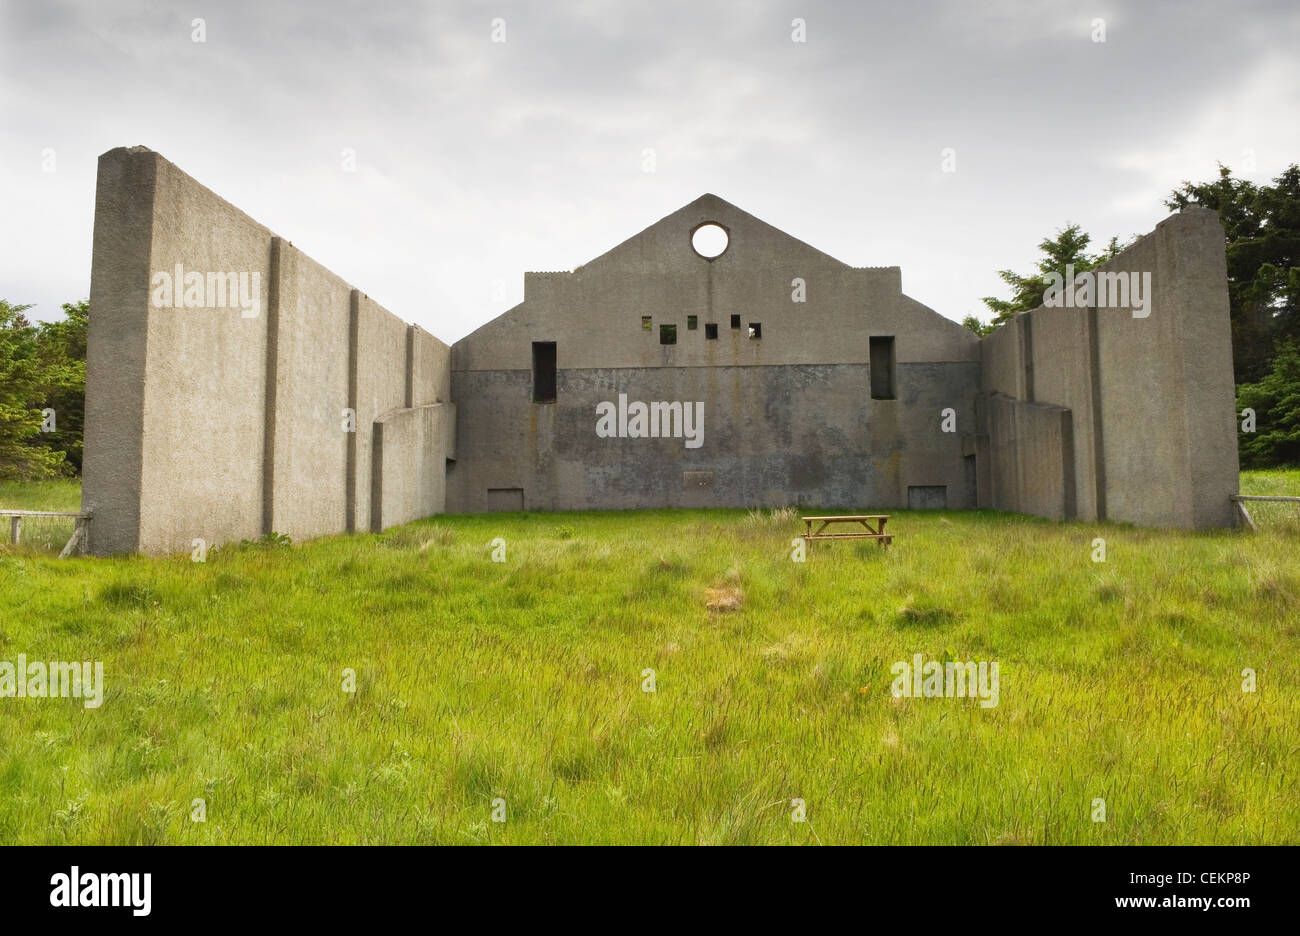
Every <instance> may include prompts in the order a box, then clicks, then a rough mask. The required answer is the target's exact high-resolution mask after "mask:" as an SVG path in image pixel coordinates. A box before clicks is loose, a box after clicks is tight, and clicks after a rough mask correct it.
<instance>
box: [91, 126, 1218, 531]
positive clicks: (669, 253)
mask: <svg viewBox="0 0 1300 936" xmlns="http://www.w3.org/2000/svg"><path fill="white" fill-rule="evenodd" d="M701 233H712V234H714V235H716V237H717V242H718V246H715V247H713V248H712V249H704V248H700V247H699V246H698V241H699V236H698V235H699V234H701ZM524 285H525V290H524V301H523V302H521V303H520V304H519V305H517V306H515V307H514V308H513V309H510V310H509V311H507V312H505V313H504V314H502V315H501V316H499V317H498V318H496V319H494V320H493V321H491V322H489V323H487V324H486V325H484V326H482V327H481V328H479V329H478V330H477V331H475V332H473V333H472V334H470V335H468V336H467V337H465V338H463V339H461V340H460V341H458V342H456V344H455V345H453V346H451V347H448V346H447V345H446V344H444V343H442V342H440V341H438V340H437V339H436V338H434V337H433V336H431V335H429V334H428V333H426V332H424V331H423V330H422V329H420V328H419V327H417V326H414V325H407V324H405V323H404V322H402V321H401V320H400V319H398V318H397V317H396V316H394V315H392V314H391V313H389V312H388V311H386V310H385V309H383V308H381V307H380V306H378V305H377V304H376V303H374V302H373V301H372V300H371V299H369V298H368V297H367V296H366V295H365V294H363V293H361V292H360V291H359V290H357V289H355V288H353V287H352V286H350V285H348V284H347V283H345V282H343V281H342V280H341V279H340V278H339V277H337V276H335V275H334V274H333V273H331V272H330V271H328V270H326V269H324V268H323V267H321V266H320V265H319V264H317V263H315V262H314V261H312V260H311V259H310V258H309V257H307V256H305V255H303V254H302V253H301V252H299V251H298V250H297V249H296V248H294V247H293V245H292V244H291V243H289V242H288V241H286V240H284V239H283V238H281V237H278V236H276V235H275V234H273V233H272V232H271V231H269V230H267V229H266V228H264V227H262V226H261V225H260V224H258V223H257V222H255V221H254V220H252V219H251V218H250V217H248V216H247V215H245V214H243V213H242V212H241V211H239V210H238V209H236V208H235V207H234V206H232V205H230V204H228V203H227V202H225V201H223V200H222V199H221V198H219V197H218V196H217V195H215V194H214V193H212V192H211V191H209V190H208V189H206V188H204V187H203V186H201V185H200V184H199V183H197V182H196V181H195V180H194V179H192V178H190V177H189V176H188V175H186V174H185V173H183V172H182V171H180V170H179V169H177V168H176V167H175V166H174V165H172V164H171V163H170V162H168V161H167V160H165V159H163V158H162V157H161V156H159V155H158V154H157V153H155V152H153V151H151V150H148V149H146V148H143V147H133V148H129V149H127V148H122V149H115V150H112V151H110V152H108V153H105V154H104V155H103V156H102V157H101V158H100V163H99V176H98V188H97V194H96V206H95V233H94V256H93V268H92V276H91V297H90V301H91V308H92V309H93V310H94V314H93V315H92V317H91V325H90V337H89V351H88V360H87V389H86V436H85V459H84V469H83V475H84V481H83V510H84V511H86V512H89V513H91V514H92V518H93V519H92V522H91V524H90V548H91V550H92V551H94V552H97V553H116V552H134V551H139V552H146V553H173V552H188V551H190V550H191V549H192V546H193V543H194V541H195V540H202V541H203V543H205V544H207V545H214V544H218V543H221V542H227V541H231V540H236V541H237V540H240V539H255V538H257V537H259V536H261V535H263V534H265V533H269V532H272V531H274V532H279V533H285V534H288V535H290V536H291V537H293V538H294V539H304V538H310V537H313V536H320V535H325V534H330V533H338V532H344V531H365V530H381V529H384V528H386V527H389V526H392V525H394V524H399V523H405V522H408V521H410V520H413V519H416V518H419V517H423V516H428V515H431V514H435V513H443V512H452V513H455V512H476V511H488V510H578V509H623V508H646V507H704V506H711V507H712V506H718V507H777V506H786V505H801V506H806V507H839V508H854V509H862V508H872V509H882V510H892V509H899V508H928V507H941V508H943V507H946V508H950V509H968V508H994V509H999V510H1010V511H1020V512H1024V513H1030V514H1036V515H1039V516H1043V517H1049V518H1054V519H1060V520H1069V519H1081V520H1111V521H1120V522H1129V523H1134V524H1139V525H1144V526H1162V527H1182V528H1188V529H1202V528H1210V527H1221V526H1230V525H1232V524H1233V522H1234V514H1233V510H1232V504H1231V501H1230V496H1231V495H1233V494H1235V493H1236V492H1237V468H1238V465H1237V448H1236V426H1235V414H1234V402H1235V401H1234V388H1233V375H1232V353H1231V344H1230V332H1229V319H1228V293H1227V273H1226V264H1225V256H1224V235H1223V230H1222V228H1221V227H1220V225H1219V222H1218V219H1217V217H1216V215H1215V214H1214V213H1213V212H1212V211H1209V210H1206V209H1199V208H1194V209H1188V210H1184V211H1183V212H1181V213H1179V214H1176V215H1173V216H1171V217H1170V218H1168V219H1166V220H1165V221H1163V222H1162V223H1161V224H1159V225H1158V226H1157V227H1156V229H1155V230H1154V231H1153V232H1152V233H1150V234H1148V235H1146V236H1145V237H1142V238H1140V239H1139V240H1138V241H1137V242H1136V243H1134V244H1133V245H1132V246H1130V247H1129V248H1128V249H1126V250H1125V251H1123V252H1122V253H1121V254H1119V255H1118V256H1116V257H1115V258H1113V259H1112V260H1111V261H1109V262H1108V263H1107V264H1106V265H1105V266H1103V267H1102V268H1101V269H1100V270H1099V271H1096V272H1095V273H1094V274H1092V279H1088V278H1087V277H1082V278H1081V279H1080V281H1079V284H1075V283H1070V284H1065V287H1066V288H1065V289H1064V290H1063V291H1062V295H1061V297H1060V298H1061V301H1056V302H1052V303H1050V304H1047V305H1045V306H1044V307H1043V308H1039V309H1036V310H1034V311H1032V312H1027V313H1024V314H1021V315H1018V316H1017V317H1016V318H1015V319H1014V320H1013V321H1012V322H1009V323H1007V324H1006V325H1004V326H1003V327H1001V328H1000V329H998V330H997V331H995V332H994V333H993V334H991V335H989V336H988V337H986V338H983V339H980V338H978V337H976V336H975V335H974V334H973V333H971V332H970V331H968V330H967V329H965V328H963V327H962V326H960V325H958V324H957V323H955V322H953V321H951V320H949V319H947V318H945V317H944V316H942V315H940V314H938V313H937V312H935V311H934V310H932V309H930V308H928V307H926V306H925V305H923V304H921V303H919V302H917V301H916V300H914V299H911V298H909V297H908V296H906V295H905V294H904V293H903V291H902V276H901V273H900V270H899V269H898V268H897V267H852V266H849V265H847V264H845V263H842V262H841V261H839V260H836V259H835V258H833V257H830V256H827V255H826V254H824V253H821V252H820V251H818V250H816V249H815V248H813V247H810V246H809V245H807V244H805V243H803V242H802V241H799V240H797V239H795V238H793V237H791V236H790V235H788V234H785V233H784V232H782V231H779V230H777V229H776V228H774V227H772V226H771V225H768V224H766V223H764V222H763V221H760V220H759V219H758V218H755V217H754V216H752V215H750V214H748V213H746V212H744V211H742V210H741V209H739V208H737V207H736V206H734V205H732V204H730V203H728V202H726V201H724V200H723V199H721V198H718V197H716V196H714V195H704V196H702V197H700V198H698V199H696V200H695V201H693V202H691V203H690V204H689V205H686V206H685V207H683V208H681V209H679V210H677V211H675V212H673V213H672V214H670V215H668V216H667V217H665V218H663V219H662V220H660V221H658V222H656V223H654V224H652V225H651V226H650V227H648V228H646V229H645V230H644V231H642V232H641V233H639V234H637V235H635V236H634V237H632V238H630V239H628V240H626V241H624V242H623V243H622V244H619V245H618V246H616V247H614V248H613V249H612V250H610V251H608V252H607V253H605V254H603V255H601V256H600V257H597V258H596V259H594V260H592V261H590V262H588V263H586V264H584V265H582V266H580V267H578V268H576V269H575V270H573V271H572V272H560V273H528V274H526V275H525V280H524Z"/></svg>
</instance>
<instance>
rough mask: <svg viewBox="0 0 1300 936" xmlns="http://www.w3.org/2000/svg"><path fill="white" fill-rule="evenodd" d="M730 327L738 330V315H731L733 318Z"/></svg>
mask: <svg viewBox="0 0 1300 936" xmlns="http://www.w3.org/2000/svg"><path fill="white" fill-rule="evenodd" d="M731 327H732V328H739V327H740V316H739V315H733V316H732V317H731Z"/></svg>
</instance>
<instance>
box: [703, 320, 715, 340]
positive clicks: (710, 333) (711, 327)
mask: <svg viewBox="0 0 1300 936" xmlns="http://www.w3.org/2000/svg"><path fill="white" fill-rule="evenodd" d="M704 337H705V338H712V339H716V338H717V337H718V323H717V322H705V323H704Z"/></svg>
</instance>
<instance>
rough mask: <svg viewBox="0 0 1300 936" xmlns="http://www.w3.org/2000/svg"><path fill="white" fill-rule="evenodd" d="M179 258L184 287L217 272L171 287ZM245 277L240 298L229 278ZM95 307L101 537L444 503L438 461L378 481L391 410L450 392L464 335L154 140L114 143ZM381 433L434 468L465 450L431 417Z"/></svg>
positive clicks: (311, 521) (109, 543)
mask: <svg viewBox="0 0 1300 936" xmlns="http://www.w3.org/2000/svg"><path fill="white" fill-rule="evenodd" d="M178 266H179V272H180V274H181V287H182V290H184V288H185V286H186V283H187V282H188V281H187V279H186V274H187V273H193V274H199V275H200V278H199V282H197V283H195V284H194V289H195V291H194V292H193V294H192V296H191V297H189V298H193V299H194V300H195V303H194V304H193V305H192V306H187V304H186V302H185V298H186V296H185V293H184V292H183V291H182V292H180V293H179V295H180V296H181V298H180V300H179V301H178V302H176V303H174V304H173V303H172V302H171V301H167V302H160V301H158V300H159V298H160V293H159V291H158V290H159V287H158V283H159V278H158V276H157V275H158V274H160V273H168V274H169V276H170V277H171V279H172V280H175V279H176V274H177V272H178ZM209 273H211V274H214V278H213V279H212V280H211V282H212V286H209V277H208V274H209ZM229 273H234V274H236V276H235V277H233V278H229V279H227V278H225V277H224V276H223V277H217V276H215V274H229ZM241 274H242V275H243V277H244V280H243V281H244V283H245V284H247V289H246V290H245V294H244V295H243V296H242V297H241V296H240V295H239V290H238V288H237V285H235V286H233V287H232V288H234V293H235V296H234V301H232V297H231V295H230V293H229V292H227V293H226V294H225V295H222V294H221V293H219V292H216V291H215V287H216V286H217V285H227V284H237V281H238V280H239V276H240V275H241ZM254 284H256V286H255V288H254ZM173 295H176V293H175V292H174V293H173ZM241 298H242V299H246V300H249V301H248V302H246V303H242V302H241V301H240V300H241ZM91 305H92V308H94V310H95V315H93V316H92V317H91V325H90V336H89V347H88V350H87V375H86V385H87V392H86V396H87V409H86V456H85V465H84V478H83V486H82V507H83V510H86V511H89V512H91V513H92V515H93V519H92V521H91V525H90V537H91V539H90V548H91V550H92V551H94V552H97V553H118V552H135V551H140V552H146V553H174V552H188V551H190V550H191V548H192V547H191V544H192V542H193V541H194V540H195V539H201V540H203V541H204V542H205V543H206V544H207V545H209V546H211V545H216V544H219V543H223V542H229V541H234V540H240V539H256V538H258V537H259V536H261V535H262V534H264V533H267V532H271V531H275V532H280V533H286V534H288V535H290V536H291V537H293V538H294V539H306V538H309V537H314V536H321V535H325V534H330V533H339V532H344V531H346V530H349V529H362V530H364V529H370V528H371V527H372V526H374V525H375V522H372V518H371V514H372V510H371V504H372V501H378V502H382V503H388V504H396V505H407V506H405V507H402V508H401V509H394V510H392V511H385V515H387V514H389V513H391V515H392V516H400V517H401V518H402V520H403V521H404V520H409V519H413V518H414V517H415V516H421V515H424V514H423V513H421V511H424V512H427V513H434V512H438V511H441V510H442V509H443V485H442V483H441V481H437V480H432V479H431V478H430V477H426V474H427V472H421V473H414V474H412V473H407V472H390V473H387V474H385V475H384V476H383V477H382V478H381V479H378V480H379V483H374V481H373V480H372V475H371V464H372V461H373V458H374V453H373V451H372V444H373V442H372V440H373V438H374V435H375V430H374V428H373V427H374V425H375V424H376V421H377V420H380V419H382V418H383V417H384V416H385V415H386V414H388V413H390V412H394V411H398V410H402V409H403V408H405V407H408V406H410V405H412V402H413V401H418V402H415V405H424V404H428V403H434V402H437V401H440V400H442V401H445V400H446V399H447V397H448V386H447V385H448V381H449V374H450V349H449V348H448V347H447V346H446V345H445V344H443V343H442V342H440V341H438V340H437V339H435V338H433V337H432V336H430V335H428V334H427V333H425V332H423V331H421V330H420V329H418V328H415V327H414V326H408V325H406V324H405V323H403V322H402V321H401V320H400V319H398V318H397V317H396V316H393V315H392V314H391V313H389V312H387V311H386V310H384V309H383V308H381V307H380V306H379V305H377V304H376V303H374V302H373V301H372V300H370V299H369V298H367V297H366V296H364V295H362V294H361V293H359V292H358V291H357V290H355V289H353V288H352V287H351V286H349V285H348V284H347V283H345V282H344V281H343V280H341V279H340V278H339V277H337V276H335V275H334V274H333V273H331V272H330V271H329V270H326V269H325V268H324V267H322V266H320V265H319V264H318V263H316V262H315V261H313V260H312V259H311V258H309V257H307V256H305V255H304V254H302V253H301V252H300V251H298V250H297V249H296V248H294V247H293V246H292V245H291V244H289V243H288V242H287V241H285V240H283V239H282V238H279V237H276V236H275V235H274V234H273V233H272V232H271V231H269V230H267V229H266V228H265V227H263V226H262V225H260V224H258V223H257V222H256V221H254V220H253V219H251V218H249V217H248V216H247V215H245V214H244V213H243V212H241V211H239V210H238V209H236V208H235V207H234V206H232V205H230V204H229V203H227V202H225V201H224V200H222V199H221V198H220V197H218V196H217V195H216V194H214V193H213V192H211V191H210V190H208V189H206V188H204V187H203V186H202V185H200V184H199V183H198V182H196V181H195V180H194V179H192V178H190V177H189V176H188V175H186V174H185V173H184V172H182V171H181V170H179V169H178V168H176V166H174V165H172V164H171V163H169V162H168V161H167V160H165V159H163V158H162V157H161V156H159V155H158V154H157V153H154V152H152V151H151V150H148V149H145V148H143V147H134V148H131V149H125V148H123V149H115V150H112V151H110V152H108V153H105V154H104V155H103V156H102V157H100V163H99V178H98V188H97V192H96V210H95V247H94V260H93V268H92V273H91ZM438 418H439V419H440V420H441V419H442V417H438ZM352 430H355V431H352ZM384 440H385V446H386V447H391V448H392V449H393V450H394V452H404V451H407V450H416V449H418V450H420V451H422V452H424V453H426V454H427V455H428V457H429V461H430V464H431V465H433V466H434V467H432V468H430V469H428V471H429V472H433V473H437V472H438V471H441V470H442V465H443V464H444V462H445V458H446V452H447V450H448V449H449V448H450V445H449V439H448V434H447V431H446V430H445V428H444V427H442V426H441V423H438V425H435V426H434V427H433V428H432V429H429V428H427V427H426V426H425V424H424V422H422V421H418V420H403V419H399V420H396V421H395V422H393V423H392V425H390V426H388V427H387V428H386V429H385V431H384ZM392 461H393V462H394V463H398V462H400V461H401V459H400V457H398V456H397V455H394V456H393V457H392ZM379 522H382V521H379ZM393 522H401V521H393Z"/></svg>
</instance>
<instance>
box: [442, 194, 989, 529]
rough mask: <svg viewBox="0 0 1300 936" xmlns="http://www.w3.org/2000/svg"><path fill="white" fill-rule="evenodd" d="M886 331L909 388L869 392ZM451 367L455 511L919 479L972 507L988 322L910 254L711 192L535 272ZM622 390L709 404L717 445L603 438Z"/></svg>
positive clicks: (762, 501)
mask: <svg viewBox="0 0 1300 936" xmlns="http://www.w3.org/2000/svg"><path fill="white" fill-rule="evenodd" d="M706 222H713V223H717V224H720V225H722V226H723V227H724V228H726V229H727V230H728V233H729V235H730V243H729V245H728V247H727V250H726V251H725V252H724V253H723V254H722V255H721V256H719V257H717V258H715V259H714V260H712V261H710V260H707V259H705V258H703V257H701V256H700V255H698V254H697V253H696V252H695V251H694V250H693V248H692V247H691V233H692V231H693V230H694V229H695V228H696V227H697V226H698V225H700V224H702V223H706ZM796 278H798V279H799V280H802V282H803V290H804V295H805V297H806V301H803V302H795V301H793V294H794V293H795V292H796V290H797V289H798V288H799V287H798V285H797V284H796V283H795V282H794V281H795V280H796ZM733 315H736V316H739V327H738V328H733V327H732V316H733ZM688 316H695V317H696V328H694V329H691V328H690V327H689V322H688ZM643 317H649V320H650V326H651V327H650V328H649V329H645V328H644V327H643V321H642V320H643ZM751 323H756V324H760V325H761V338H757V339H755V338H751V337H749V331H748V329H749V326H750V324H751ZM661 325H674V326H676V343H675V344H662V343H661V342H660V326H661ZM709 325H716V327H717V330H718V337H717V338H716V339H709V338H707V337H706V333H707V331H706V329H707V327H708V326H709ZM873 335H892V336H893V337H894V341H895V358H896V368H895V370H896V381H895V383H896V387H895V390H896V398H895V399H888V400H874V399H872V398H871V380H870V346H869V339H870V338H871V336H873ZM533 342H555V343H556V346H557V351H556V363H557V367H558V379H557V397H556V401H555V402H554V403H534V402H532V398H531V389H532V343H533ZM452 365H453V376H452V396H453V398H454V399H455V400H456V401H457V404H458V414H459V428H458V432H457V438H458V447H459V451H458V453H457V460H456V464H455V467H454V469H452V470H451V471H450V473H449V475H448V509H449V510H453V511H478V510H486V509H489V507H490V506H491V504H490V503H489V502H490V500H491V499H492V498H491V497H490V496H489V493H488V492H489V491H490V490H491V491H498V492H499V491H502V490H505V491H511V490H514V491H522V492H523V493H522V500H523V504H524V506H525V507H526V508H528V509H572V508H629V507H663V506H683V507H685V506H703V505H718V506H735V507H740V506H777V505H782V504H808V505H818V504H820V505H838V506H854V505H858V506H902V505H904V504H905V503H906V499H907V488H908V486H909V485H943V486H946V487H947V489H948V503H949V506H952V507H964V506H974V495H973V492H972V491H970V490H969V485H968V479H967V475H966V472H965V469H964V466H963V462H962V458H961V445H962V439H961V436H962V433H969V432H971V431H972V430H973V428H974V426H975V413H974V399H975V396H976V394H977V392H978V385H979V346H978V342H977V340H976V339H975V337H974V336H973V335H972V334H971V333H970V332H969V331H967V330H966V329H964V328H962V327H961V326H959V325H957V324H956V323H954V322H951V321H949V320H948V319H945V318H943V317H942V316H940V315H938V314H937V313H935V312H933V311H932V310H930V309H928V308H926V307H925V306H923V305H921V304H920V303H917V302H915V301H914V300H912V299H909V298H908V297H907V296H904V295H903V293H902V290H901V280H900V275H899V271H898V269H897V268H896V267H889V268H878V269H856V268H853V267H849V266H847V265H845V264H843V263H841V262H839V261H838V260H835V259H834V258H832V257H828V256H827V255H825V254H823V253H821V252H820V251H817V250H814V249H813V248H811V247H809V246H808V245H807V244H804V243H802V242H801V241H798V240H796V239H794V238H792V237H790V236H789V235H787V234H784V233H783V232H781V231H779V230H777V229H776V228H773V227H772V226H770V225H768V224H765V223H764V222H762V221H760V220H759V219H757V218H755V217H753V216H752V215H749V214H747V213H745V212H743V211H741V210H740V209H738V208H736V207H735V206H733V205H730V204H728V203H727V202H725V201H723V200H722V199H719V198H716V197H714V196H711V195H706V196H704V197H702V198H700V199H698V200H697V201H695V202H693V203H691V204H690V205H687V206H686V207H685V208H683V209H681V210H680V211H677V212H674V213H673V214H671V215H669V216H668V217H667V218H664V219H663V220H661V221H659V222H657V223H656V224H654V225H652V226H651V227H649V228H647V229H646V230H645V231H643V232H641V233H640V234H638V235H636V236H635V237H633V238H631V239H630V240H628V241H625V242H624V243H623V244H620V245H619V246H618V247H615V248H614V249H613V250H611V251H609V252H608V253H606V254H604V255H603V256H601V257H599V258H597V259H596V260H593V261H592V262H590V263H588V264H586V265H584V266H582V267H580V268H578V269H577V270H575V271H574V272H573V273H534V274H528V275H527V276H526V278H525V299H524V302H523V303H522V304H521V305H519V306H516V307H515V308H514V309H512V310H510V311H509V312H507V313H505V314H504V315H502V316H500V317H499V318H497V319H495V320H494V321H492V322H489V323H488V324H487V325H485V326H483V327H482V328H480V329H479V330H478V331H476V332H474V333H473V334H472V335H470V336H468V337H466V338H464V339H462V340H461V341H460V342H457V344H456V345H455V346H454V348H453V349H452ZM619 394H626V395H627V397H628V400H629V401H643V402H647V403H649V402H655V401H667V402H674V401H675V402H681V403H688V402H689V403H693V404H695V403H703V404H704V414H705V417H704V436H703V442H702V444H701V445H700V446H699V447H698V448H687V447H686V446H685V445H684V441H683V439H680V438H673V439H663V438H657V439H656V438H602V437H599V436H598V435H597V432H596V424H597V406H598V404H600V403H602V402H614V403H616V402H617V401H618V398H619ZM945 408H951V409H953V410H954V414H955V417H956V420H957V425H956V431H955V432H944V431H942V427H941V421H942V411H943V410H944V409H945ZM498 499H499V500H500V501H501V502H505V500H506V499H505V498H504V497H503V496H500V495H498Z"/></svg>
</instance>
